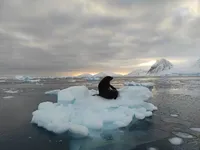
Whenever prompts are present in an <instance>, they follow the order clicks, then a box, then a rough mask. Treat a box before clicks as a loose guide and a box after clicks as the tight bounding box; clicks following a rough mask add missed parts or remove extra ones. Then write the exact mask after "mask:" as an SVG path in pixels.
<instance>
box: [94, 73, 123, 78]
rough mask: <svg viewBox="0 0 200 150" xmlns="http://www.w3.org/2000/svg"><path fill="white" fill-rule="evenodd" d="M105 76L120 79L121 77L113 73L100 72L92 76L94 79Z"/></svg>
mask: <svg viewBox="0 0 200 150" xmlns="http://www.w3.org/2000/svg"><path fill="white" fill-rule="evenodd" d="M105 76H112V77H120V76H122V75H121V74H116V73H113V72H100V73H97V74H95V75H94V77H105Z"/></svg>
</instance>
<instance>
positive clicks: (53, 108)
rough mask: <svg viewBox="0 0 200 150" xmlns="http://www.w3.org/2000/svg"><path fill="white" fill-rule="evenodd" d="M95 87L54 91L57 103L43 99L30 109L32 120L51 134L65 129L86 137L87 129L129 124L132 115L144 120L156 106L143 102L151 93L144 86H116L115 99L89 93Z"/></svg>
mask: <svg viewBox="0 0 200 150" xmlns="http://www.w3.org/2000/svg"><path fill="white" fill-rule="evenodd" d="M94 93H97V91H95V90H88V88H87V87H85V86H73V87H69V88H67V89H64V90H61V91H59V92H58V101H57V103H52V102H43V103H41V104H39V106H38V110H36V111H34V112H33V118H32V123H36V124H37V125H38V126H40V127H43V128H45V129H47V130H49V131H52V132H55V133H63V132H66V131H69V132H70V133H72V134H74V135H76V136H77V135H79V136H87V135H88V134H89V131H90V130H96V131H99V130H102V129H108V128H109V129H115V128H119V127H125V126H127V125H129V124H130V122H131V121H132V119H133V118H137V119H144V118H145V117H149V116H151V115H152V111H154V110H156V109H157V107H156V106H154V105H153V104H151V103H147V102H145V101H146V100H148V99H149V98H150V97H151V96H152V93H151V92H150V90H149V89H148V88H145V87H124V88H122V89H119V95H120V96H119V97H118V98H117V99H116V100H107V99H104V98H101V97H100V96H92V94H94Z"/></svg>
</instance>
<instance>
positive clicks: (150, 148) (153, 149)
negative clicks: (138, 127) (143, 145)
mask: <svg viewBox="0 0 200 150" xmlns="http://www.w3.org/2000/svg"><path fill="white" fill-rule="evenodd" d="M148 150H157V148H154V147H149V148H148Z"/></svg>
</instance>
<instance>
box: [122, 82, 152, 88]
mask: <svg viewBox="0 0 200 150" xmlns="http://www.w3.org/2000/svg"><path fill="white" fill-rule="evenodd" d="M124 85H125V86H144V87H153V86H154V83H151V82H146V83H136V82H134V81H131V82H124Z"/></svg>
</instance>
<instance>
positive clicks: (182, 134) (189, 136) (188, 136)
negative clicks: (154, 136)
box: [173, 132, 194, 139]
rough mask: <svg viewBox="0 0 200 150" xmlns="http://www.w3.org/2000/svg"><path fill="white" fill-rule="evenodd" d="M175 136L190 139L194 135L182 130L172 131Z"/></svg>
mask: <svg viewBox="0 0 200 150" xmlns="http://www.w3.org/2000/svg"><path fill="white" fill-rule="evenodd" d="M173 133H174V134H175V135H176V136H178V137H181V138H185V139H191V138H194V136H192V135H190V134H188V133H184V132H173Z"/></svg>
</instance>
